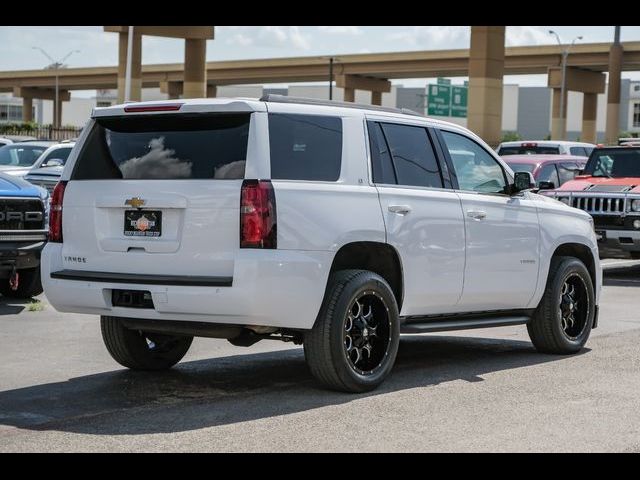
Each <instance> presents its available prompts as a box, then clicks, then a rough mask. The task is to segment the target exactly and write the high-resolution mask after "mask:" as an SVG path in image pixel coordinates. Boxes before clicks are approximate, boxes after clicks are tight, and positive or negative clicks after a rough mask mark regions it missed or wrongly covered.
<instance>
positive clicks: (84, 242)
mask: <svg viewBox="0 0 640 480" xmlns="http://www.w3.org/2000/svg"><path fill="white" fill-rule="evenodd" d="M532 183H533V182H532V180H531V176H530V174H528V173H518V174H514V173H513V172H512V171H511V170H510V169H509V167H508V166H507V165H506V164H505V163H504V162H503V161H502V160H500V158H499V157H498V156H497V155H496V153H495V152H494V151H493V150H492V149H491V148H490V147H489V146H487V145H486V144H485V143H484V142H483V141H482V140H481V139H480V138H478V137H477V136H476V135H474V134H473V133H471V132H470V131H469V130H466V129H464V128H462V127H459V126H456V125H452V124H449V123H445V122H440V121H436V120H432V119H428V118H424V117H422V116H420V115H417V114H414V113H410V112H406V111H400V110H396V109H384V108H380V107H366V106H358V105H353V104H341V103H334V102H320V101H313V100H307V99H293V98H287V97H279V96H273V95H271V96H266V97H264V98H262V99H260V100H256V99H200V100H176V101H169V102H165V103H152V102H143V103H134V104H126V105H120V106H113V107H108V108H98V109H95V110H94V112H93V115H92V118H91V120H90V121H89V123H88V125H87V127H86V128H85V129H84V131H83V133H82V135H81V137H80V138H79V140H78V145H77V148H74V149H73V152H72V153H71V155H70V157H69V159H68V161H67V164H66V166H65V168H64V172H63V175H62V178H61V181H60V183H59V184H58V185H57V186H56V188H55V190H54V193H53V196H52V204H51V218H50V237H49V243H48V244H47V246H46V248H45V250H44V253H43V258H42V281H43V284H44V289H45V293H46V295H47V297H48V299H49V301H50V302H51V304H52V305H53V306H54V307H55V308H56V309H57V310H59V311H62V312H77V313H86V314H96V315H100V316H101V325H102V335H103V338H104V342H105V344H106V347H107V349H108V350H109V352H110V353H111V355H112V356H113V358H114V359H115V360H116V361H117V362H119V363H120V364H122V365H124V366H125V367H128V368H132V369H141V370H158V369H166V368H169V367H171V366H173V365H174V364H176V363H177V362H178V361H180V359H181V358H182V357H183V356H184V355H185V353H186V352H187V350H188V349H189V346H190V344H191V341H192V339H193V337H194V336H202V337H213V338H226V339H228V340H229V341H230V342H231V343H232V344H234V345H239V346H249V345H252V344H253V343H255V342H257V341H259V340H261V339H265V338H271V339H280V340H284V341H292V342H295V343H302V344H304V352H305V356H306V359H307V362H308V364H309V367H310V370H311V372H312V373H313V375H315V377H316V378H317V379H318V380H319V381H320V382H322V383H323V384H324V385H326V386H328V387H329V388H332V389H336V390H343V391H350V392H362V391H366V390H371V389H373V388H375V387H376V386H377V385H379V384H380V383H381V382H382V381H383V380H384V378H385V377H386V376H387V375H388V374H389V372H390V370H391V368H392V366H393V364H394V361H395V358H396V352H397V350H398V342H399V335H400V334H401V333H425V332H437V331H444V330H459V329H467V328H478V327H489V326H500V325H518V324H526V325H527V328H528V331H529V335H530V337H531V340H532V341H533V344H534V345H535V347H536V348H537V349H538V350H539V351H541V352H548V353H556V354H569V353H574V352H577V351H578V350H580V349H581V348H582V347H583V345H584V344H585V342H586V341H587V338H588V337H589V334H590V331H591V329H592V328H594V327H596V325H597V313H598V307H597V305H598V298H599V293H600V285H601V276H602V273H601V268H600V263H599V260H598V247H597V242H596V237H595V234H594V231H593V224H592V221H591V217H590V216H589V215H588V214H587V213H585V212H582V211H579V210H577V209H574V208H570V207H568V206H566V205H564V204H562V203H560V202H558V201H556V200H553V199H550V198H545V197H542V196H538V195H536V194H534V193H532V192H531V191H530V190H529V189H530V188H531V187H532V186H533V185H532Z"/></svg>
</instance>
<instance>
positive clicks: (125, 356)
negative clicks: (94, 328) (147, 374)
mask: <svg viewBox="0 0 640 480" xmlns="http://www.w3.org/2000/svg"><path fill="white" fill-rule="evenodd" d="M100 327H101V329H102V339H103V340H104V344H105V346H106V347H107V350H108V351H109V353H110V354H111V356H112V357H113V359H114V360H115V361H116V362H118V363H119V364H120V365H122V366H123V367H127V368H130V369H132V370H166V369H168V368H171V367H172V366H174V365H175V364H176V363H178V362H179V361H180V360H182V357H184V356H185V354H186V353H187V351H188V350H189V347H190V346H191V342H192V341H193V337H184V336H178V335H166V334H160V333H149V332H142V331H140V330H131V329H128V328H126V327H125V326H124V325H123V323H122V319H121V318H118V317H107V316H102V317H100Z"/></svg>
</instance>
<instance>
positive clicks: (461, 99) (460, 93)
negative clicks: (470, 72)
mask: <svg viewBox="0 0 640 480" xmlns="http://www.w3.org/2000/svg"><path fill="white" fill-rule="evenodd" d="M468 91H469V89H468V88H467V87H451V116H452V117H459V118H467V92H468Z"/></svg>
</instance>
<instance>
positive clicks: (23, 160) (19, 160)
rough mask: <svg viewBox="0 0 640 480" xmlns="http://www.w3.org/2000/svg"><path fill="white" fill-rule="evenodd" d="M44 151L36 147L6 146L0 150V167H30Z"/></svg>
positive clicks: (44, 148) (43, 148) (42, 148)
mask: <svg viewBox="0 0 640 480" xmlns="http://www.w3.org/2000/svg"><path fill="white" fill-rule="evenodd" d="M46 149H47V147H39V146H36V145H19V144H18V145H6V146H4V147H1V148H0V165H4V166H11V167H30V166H31V165H33V164H34V163H36V160H37V159H38V157H39V156H40V155H42V153H43V152H44V151H45V150H46Z"/></svg>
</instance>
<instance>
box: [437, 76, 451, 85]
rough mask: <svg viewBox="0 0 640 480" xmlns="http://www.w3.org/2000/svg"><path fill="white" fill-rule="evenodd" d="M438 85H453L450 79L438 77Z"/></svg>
mask: <svg viewBox="0 0 640 480" xmlns="http://www.w3.org/2000/svg"><path fill="white" fill-rule="evenodd" d="M438 85H451V80H449V79H448V78H442V77H438Z"/></svg>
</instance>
